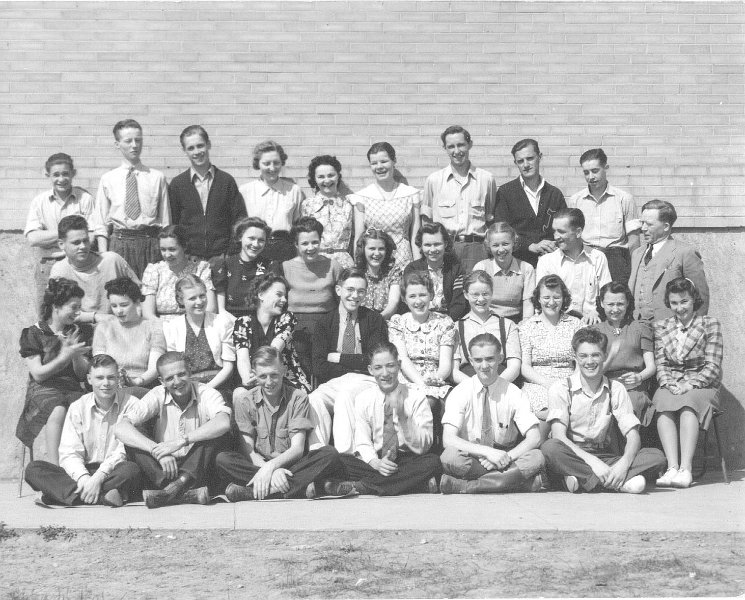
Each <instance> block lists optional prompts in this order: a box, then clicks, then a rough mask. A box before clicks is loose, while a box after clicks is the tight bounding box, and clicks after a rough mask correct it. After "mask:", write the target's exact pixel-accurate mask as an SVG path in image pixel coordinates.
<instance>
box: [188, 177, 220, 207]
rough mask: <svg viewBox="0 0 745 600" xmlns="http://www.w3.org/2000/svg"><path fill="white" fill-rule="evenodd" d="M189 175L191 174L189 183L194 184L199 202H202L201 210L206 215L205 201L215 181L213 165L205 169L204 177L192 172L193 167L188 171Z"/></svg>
mask: <svg viewBox="0 0 745 600" xmlns="http://www.w3.org/2000/svg"><path fill="white" fill-rule="evenodd" d="M189 173H190V174H191V182H192V183H193V184H194V187H195V188H197V193H198V194H199V200H200V201H201V202H202V210H203V211H204V212H205V214H206V213H207V200H208V199H209V197H210V188H211V187H212V182H213V181H214V180H215V167H214V165H210V168H209V169H207V172H206V173H205V174H204V177H202V176H201V175H200V174H199V173H197V172H196V171H195V170H194V167H191V168H190V169H189Z"/></svg>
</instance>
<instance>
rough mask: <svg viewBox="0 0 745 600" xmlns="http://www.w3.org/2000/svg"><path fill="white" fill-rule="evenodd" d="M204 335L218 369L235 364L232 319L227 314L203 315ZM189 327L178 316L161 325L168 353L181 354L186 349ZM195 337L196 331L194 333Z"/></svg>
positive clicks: (183, 317) (181, 317)
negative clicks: (224, 365) (228, 363)
mask: <svg viewBox="0 0 745 600" xmlns="http://www.w3.org/2000/svg"><path fill="white" fill-rule="evenodd" d="M203 326H204V334H205V336H206V337H207V343H208V344H209V346H210V350H212V358H213V359H214V360H215V364H216V365H217V366H218V367H222V366H223V363H225V362H235V345H234V344H233V319H232V318H230V317H229V316H228V315H227V314H225V313H221V314H218V315H216V314H214V313H210V312H208V313H205V315H204V325H203ZM187 327H191V325H188V324H187V323H186V317H185V316H180V317H177V318H175V319H171V320H169V321H166V322H164V323H163V335H164V336H165V341H166V350H168V351H169V352H170V351H171V350H175V351H176V352H183V351H184V349H185V348H186V328H187ZM194 333H195V334H196V335H198V334H199V332H198V331H195V332H194Z"/></svg>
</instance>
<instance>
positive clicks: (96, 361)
mask: <svg viewBox="0 0 745 600" xmlns="http://www.w3.org/2000/svg"><path fill="white" fill-rule="evenodd" d="M104 367H114V368H115V369H117V370H119V363H117V362H116V359H114V358H113V357H112V356H109V355H108V354H94V355H93V358H91V362H90V364H89V365H88V372H89V373H90V372H91V371H92V370H93V369H102V368H104Z"/></svg>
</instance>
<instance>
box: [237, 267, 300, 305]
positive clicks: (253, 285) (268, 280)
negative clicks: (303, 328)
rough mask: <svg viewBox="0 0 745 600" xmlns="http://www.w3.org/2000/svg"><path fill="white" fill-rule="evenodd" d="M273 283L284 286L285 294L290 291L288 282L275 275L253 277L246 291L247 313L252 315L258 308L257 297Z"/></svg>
mask: <svg viewBox="0 0 745 600" xmlns="http://www.w3.org/2000/svg"><path fill="white" fill-rule="evenodd" d="M275 283H281V284H282V285H283V286H285V292H289V291H290V284H289V282H288V281H287V280H286V279H285V278H284V277H282V275H277V274H275V273H272V272H269V273H264V274H263V275H259V276H257V277H254V278H253V279H252V280H251V282H250V283H249V284H248V290H246V307H247V309H248V312H249V313H254V312H256V310H257V309H258V308H259V295H261V294H263V293H264V292H266V291H267V290H268V289H269V288H270V287H272V286H273V285H274V284H275ZM284 310H285V311H287V305H286V304H285V308H284Z"/></svg>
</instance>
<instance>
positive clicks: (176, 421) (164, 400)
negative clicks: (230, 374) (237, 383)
mask: <svg viewBox="0 0 745 600" xmlns="http://www.w3.org/2000/svg"><path fill="white" fill-rule="evenodd" d="M220 413H225V414H226V415H228V416H230V413H231V411H230V407H228V406H227V404H225V400H223V397H222V394H221V393H220V392H218V391H217V390H215V389H212V388H211V387H207V386H206V385H204V384H202V383H192V384H191V400H189V403H188V404H187V405H186V407H185V408H184V409H183V410H182V409H181V407H180V406H179V405H178V404H176V401H175V400H174V399H173V397H172V396H171V394H170V392H168V390H166V388H165V387H163V386H162V385H159V386H158V387H156V388H153V389H152V390H150V391H149V392H148V393H147V394H145V395H144V396H143V397H142V398H140V399H139V400H135V401H134V402H132V403H131V404H130V405H129V407H128V409H127V410H126V411H125V414H124V417H126V418H127V419H129V421H130V422H131V423H132V425H134V426H135V427H138V426H140V425H142V424H144V423H145V422H147V421H149V420H150V419H153V418H155V417H157V419H156V421H155V426H154V427H153V441H155V442H157V443H160V442H165V441H171V440H176V439H178V438H180V437H183V436H184V435H188V434H189V433H191V432H192V431H195V430H196V429H199V428H200V427H201V426H202V425H204V424H205V423H207V422H208V421H211V420H212V419H214V418H215V417H216V416H217V415H219V414H220ZM193 445H194V444H193V443H192V444H189V445H187V446H184V447H183V448H180V449H179V450H176V451H175V452H173V453H172V454H173V456H175V457H176V458H182V457H184V456H186V455H187V454H188V453H189V450H191V447H192V446H193Z"/></svg>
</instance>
